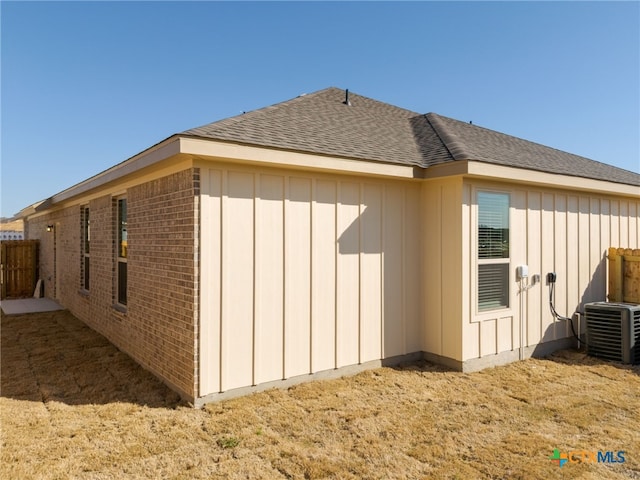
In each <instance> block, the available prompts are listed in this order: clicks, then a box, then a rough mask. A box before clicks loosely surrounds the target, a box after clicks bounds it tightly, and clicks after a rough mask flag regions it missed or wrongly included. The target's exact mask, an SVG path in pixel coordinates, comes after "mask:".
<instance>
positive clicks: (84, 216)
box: [80, 207, 91, 291]
mask: <svg viewBox="0 0 640 480" xmlns="http://www.w3.org/2000/svg"><path fill="white" fill-rule="evenodd" d="M80 217H81V220H82V245H81V247H80V248H81V251H82V265H81V267H82V268H81V270H82V289H83V290H87V291H88V290H89V280H90V278H91V277H90V270H89V266H90V253H89V243H90V242H91V224H90V223H89V207H82V209H81V211H80Z"/></svg>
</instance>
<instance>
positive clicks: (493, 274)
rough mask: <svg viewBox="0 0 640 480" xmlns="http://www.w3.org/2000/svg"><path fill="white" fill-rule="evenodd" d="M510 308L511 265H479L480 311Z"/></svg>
mask: <svg viewBox="0 0 640 480" xmlns="http://www.w3.org/2000/svg"><path fill="white" fill-rule="evenodd" d="M508 306H509V264H508V263H497V264H495V263H493V264H488V265H478V310H479V311H484V310H493V309H495V308H504V307H508Z"/></svg>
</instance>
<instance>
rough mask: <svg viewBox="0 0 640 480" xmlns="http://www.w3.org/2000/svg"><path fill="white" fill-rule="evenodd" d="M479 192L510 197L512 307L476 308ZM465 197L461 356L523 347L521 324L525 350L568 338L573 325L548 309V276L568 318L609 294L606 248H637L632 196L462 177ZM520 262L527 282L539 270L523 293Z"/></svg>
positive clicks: (638, 206) (638, 226) (637, 211)
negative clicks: (526, 269) (553, 279)
mask: <svg viewBox="0 0 640 480" xmlns="http://www.w3.org/2000/svg"><path fill="white" fill-rule="evenodd" d="M482 190H488V191H502V192H506V193H508V194H509V195H510V200H511V207H510V250H511V255H510V259H511V282H510V283H511V290H510V307H509V308H508V309H505V310H496V311H493V312H483V313H482V314H478V313H476V309H475V306H476V300H475V299H476V290H475V288H476V282H475V279H476V278H477V270H476V262H475V258H476V245H475V241H476V233H475V232H476V228H477V224H476V216H477V202H476V194H477V192H478V191H482ZM462 195H463V208H462V217H463V218H462V221H463V225H465V228H466V229H468V230H469V232H470V235H469V236H467V237H466V238H468V239H469V243H468V244H466V245H464V246H463V256H464V257H465V258H468V259H469V261H468V262H465V265H466V266H467V267H468V268H465V269H464V272H463V273H464V283H465V285H466V286H467V287H466V293H467V295H465V296H464V297H463V309H464V311H463V316H462V318H463V330H464V332H463V357H462V360H463V361H466V360H469V359H474V358H481V357H486V356H489V355H495V354H499V353H502V352H506V351H510V350H517V349H519V348H520V325H521V323H522V325H523V336H522V338H523V345H524V347H525V348H526V347H529V348H530V349H533V348H536V346H537V345H539V344H542V343H545V342H550V341H555V340H561V339H564V338H566V337H570V336H571V335H572V333H571V330H570V326H569V324H568V323H567V322H563V321H556V320H554V318H553V316H552V314H551V311H550V308H549V287H548V285H547V283H546V274H547V273H549V272H555V273H556V275H557V282H556V288H555V307H556V310H557V311H558V312H559V313H560V314H561V315H565V316H568V317H571V316H572V315H573V314H574V313H575V312H580V311H582V310H583V307H584V304H585V303H588V302H595V301H605V300H606V299H607V297H606V295H607V292H606V289H607V272H606V269H607V267H606V252H607V249H608V248H609V247H610V246H611V245H618V244H620V245H622V246H624V247H628V248H638V247H639V246H640V222H639V220H638V218H639V216H640V201H638V200H636V199H633V198H626V197H615V196H613V195H611V196H609V195H599V194H590V193H582V192H569V191H561V190H554V189H535V188H531V189H529V188H526V189H525V188H522V187H521V186H513V185H512V186H509V185H508V184H482V183H472V182H465V183H464V185H463V191H462ZM518 265H528V267H529V280H528V281H529V282H531V279H532V276H533V275H534V274H539V275H540V279H541V281H540V283H538V284H536V285H534V286H533V287H531V288H530V289H528V290H527V291H525V292H523V293H519V292H518V290H519V285H518V282H517V279H516V277H515V269H516V267H517V266H518ZM520 295H522V302H523V303H522V305H523V306H522V317H523V318H522V322H520ZM583 328H584V325H580V329H581V330H583Z"/></svg>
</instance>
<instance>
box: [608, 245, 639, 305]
mask: <svg viewBox="0 0 640 480" xmlns="http://www.w3.org/2000/svg"><path fill="white" fill-rule="evenodd" d="M607 258H608V259H609V301H610V302H625V303H639V304H640V249H636V250H631V249H630V248H614V247H612V248H610V249H609V254H608V255H607Z"/></svg>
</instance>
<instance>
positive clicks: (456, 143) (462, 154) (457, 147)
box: [425, 113, 471, 160]
mask: <svg viewBox="0 0 640 480" xmlns="http://www.w3.org/2000/svg"><path fill="white" fill-rule="evenodd" d="M425 116H426V118H427V120H428V121H429V123H430V124H431V126H432V127H433V129H434V130H435V132H436V134H437V135H438V137H440V140H441V141H442V143H443V144H444V146H445V148H446V149H447V150H448V151H449V153H450V154H451V156H452V157H453V159H454V160H471V155H470V154H469V152H467V150H466V149H465V145H464V143H463V142H462V140H460V138H459V137H458V136H457V135H455V134H453V133H451V132H449V131H448V130H447V127H446V125H444V123H443V122H442V121H441V120H440V115H438V114H437V113H427V114H426V115H425Z"/></svg>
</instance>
